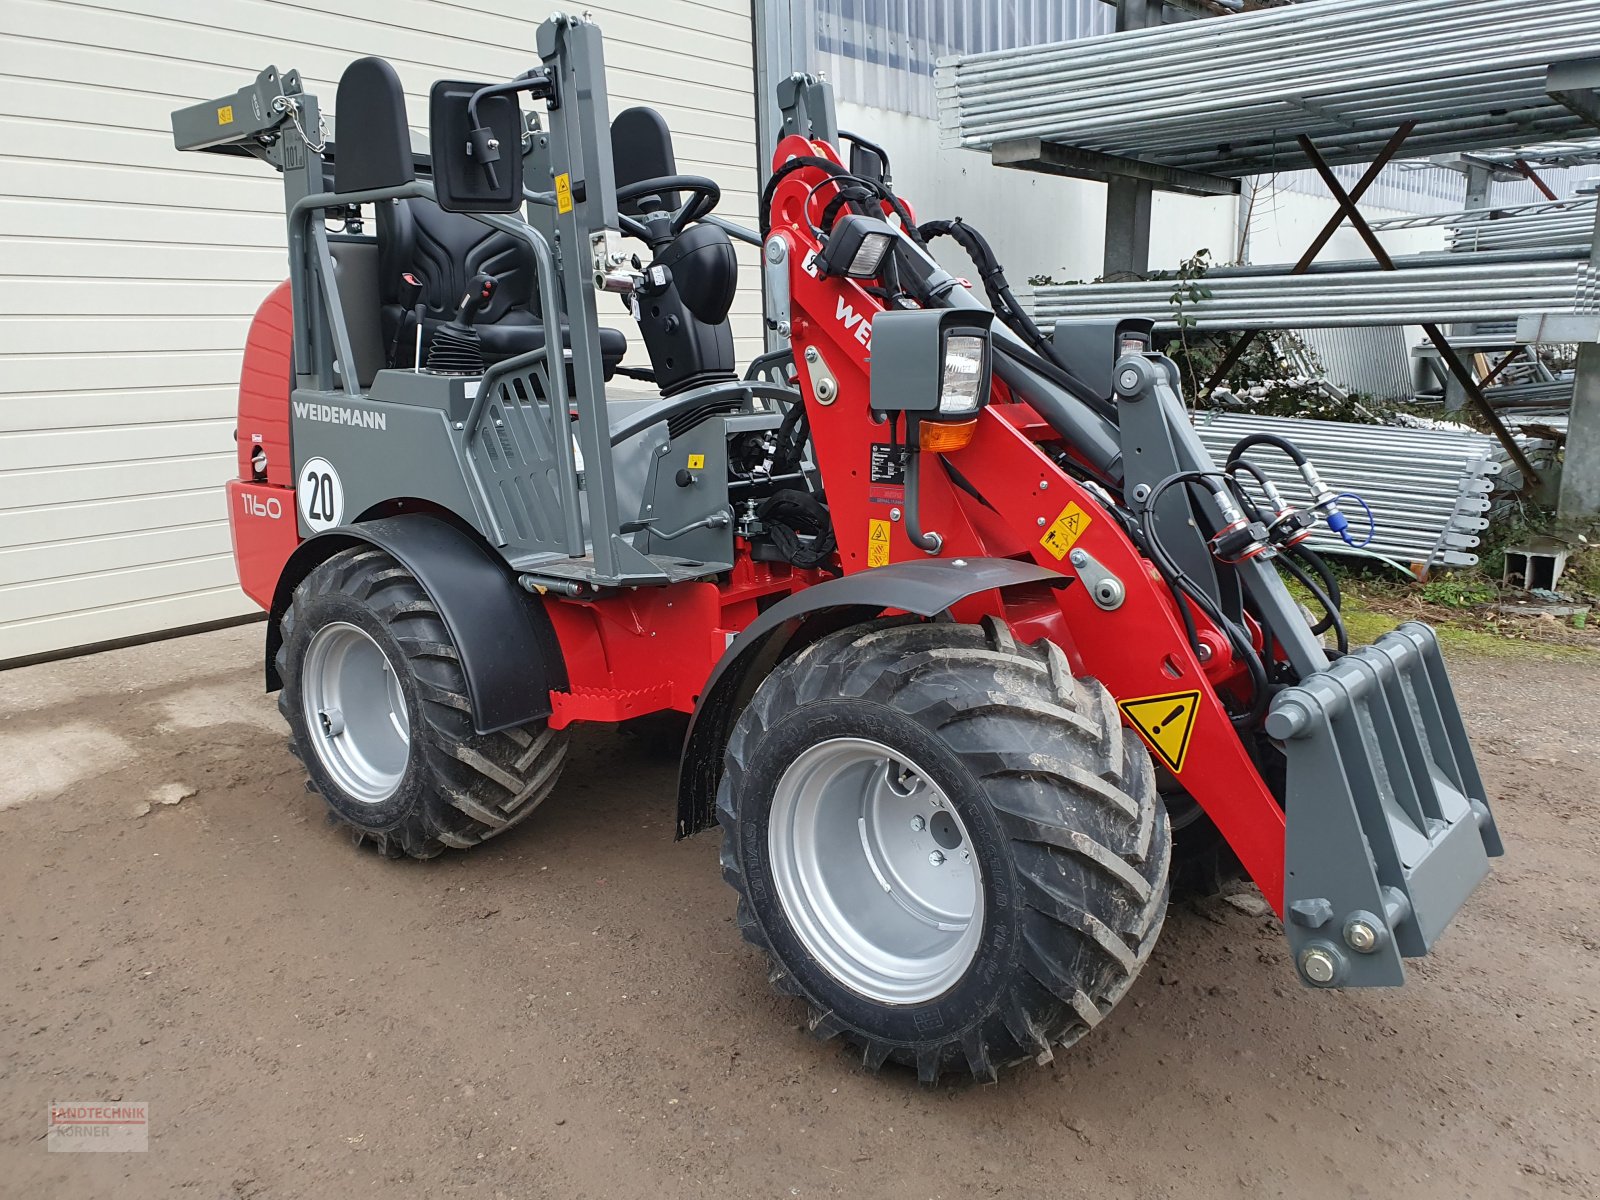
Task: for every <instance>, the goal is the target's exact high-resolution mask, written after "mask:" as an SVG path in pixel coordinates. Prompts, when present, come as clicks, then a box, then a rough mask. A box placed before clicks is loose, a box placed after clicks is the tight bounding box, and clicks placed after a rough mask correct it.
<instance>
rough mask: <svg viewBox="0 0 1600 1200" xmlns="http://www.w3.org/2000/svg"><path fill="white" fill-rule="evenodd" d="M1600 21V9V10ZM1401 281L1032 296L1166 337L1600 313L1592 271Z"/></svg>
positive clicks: (1158, 282)
mask: <svg viewBox="0 0 1600 1200" xmlns="http://www.w3.org/2000/svg"><path fill="white" fill-rule="evenodd" d="M1595 7H1596V9H1597V11H1600V3H1597V4H1596V6H1595ZM1458 257H1459V258H1460V259H1461V260H1462V261H1461V262H1460V263H1459V264H1457V265H1445V266H1432V265H1430V266H1426V267H1414V268H1406V267H1405V266H1404V260H1402V261H1401V269H1400V270H1396V271H1376V270H1361V271H1327V272H1320V273H1311V274H1306V275H1255V274H1250V275H1229V274H1226V273H1223V272H1213V273H1211V274H1209V275H1206V276H1204V277H1203V278H1200V279H1198V280H1195V281H1194V282H1193V284H1192V286H1193V287H1195V288H1197V289H1201V290H1203V291H1206V292H1209V293H1210V295H1209V296H1206V297H1203V298H1200V299H1187V298H1184V299H1182V300H1181V301H1178V302H1175V301H1174V300H1173V296H1174V294H1181V295H1183V296H1185V297H1187V294H1188V290H1189V287H1190V286H1191V285H1190V284H1186V283H1183V282H1182V281H1178V280H1173V279H1149V280H1143V281H1136V282H1132V283H1091V284H1067V285H1063V284H1052V285H1050V286H1046V287H1038V288H1035V289H1034V293H1033V302H1032V311H1033V316H1034V319H1035V320H1038V321H1041V322H1049V321H1055V320H1058V319H1060V318H1062V317H1077V318H1084V317H1098V318H1122V317H1149V318H1152V319H1153V320H1154V321H1155V322H1156V324H1157V325H1158V326H1159V327H1162V328H1166V329H1173V328H1177V327H1178V326H1179V325H1180V320H1179V318H1180V316H1182V317H1183V318H1186V319H1187V321H1188V323H1189V324H1188V327H1189V328H1191V329H1197V330H1210V329H1336V328H1344V327H1351V326H1364V325H1422V324H1430V323H1432V324H1440V325H1448V324H1454V323H1457V322H1460V323H1463V324H1466V323H1470V322H1475V321H1494V320H1505V319H1507V318H1510V317H1519V316H1522V315H1524V314H1537V313H1553V312H1560V313H1568V312H1578V313H1591V312H1596V311H1600V303H1597V301H1600V298H1597V295H1596V286H1595V274H1594V272H1593V271H1592V270H1591V269H1590V267H1589V265H1588V263H1586V262H1577V261H1573V260H1570V259H1555V260H1549V261H1543V262H1490V263H1477V262H1474V261H1473V260H1472V256H1471V255H1460V256H1458Z"/></svg>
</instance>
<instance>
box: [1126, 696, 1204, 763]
mask: <svg viewBox="0 0 1600 1200" xmlns="http://www.w3.org/2000/svg"><path fill="white" fill-rule="evenodd" d="M1117 707H1118V708H1120V709H1121V710H1122V711H1123V714H1124V715H1125V716H1126V717H1127V718H1128V722H1129V723H1130V724H1131V725H1132V726H1133V727H1134V728H1135V729H1137V730H1138V731H1139V732H1140V733H1142V734H1143V735H1144V740H1145V741H1147V742H1149V743H1150V748H1151V749H1152V750H1154V751H1155V752H1156V753H1157V754H1159V755H1160V756H1161V761H1162V762H1164V763H1166V764H1167V766H1168V768H1169V769H1171V771H1172V772H1173V773H1174V774H1176V773H1177V772H1179V771H1181V770H1183V760H1184V757H1185V756H1186V755H1187V754H1188V753H1189V735H1190V734H1191V733H1193V732H1194V716H1195V713H1196V712H1198V711H1199V709H1200V693H1199V692H1171V693H1169V694H1167V695H1165V696H1144V697H1141V698H1140V699H1138V700H1124V701H1123V702H1122V703H1121V704H1119V705H1117Z"/></svg>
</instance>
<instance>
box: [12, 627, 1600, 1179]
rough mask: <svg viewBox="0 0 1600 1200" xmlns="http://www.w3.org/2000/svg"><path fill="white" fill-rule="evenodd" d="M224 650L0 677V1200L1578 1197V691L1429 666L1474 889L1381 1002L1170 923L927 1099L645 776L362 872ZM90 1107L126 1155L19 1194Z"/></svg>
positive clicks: (54, 1163)
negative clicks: (788, 950)
mask: <svg viewBox="0 0 1600 1200" xmlns="http://www.w3.org/2000/svg"><path fill="white" fill-rule="evenodd" d="M260 636H261V627H260V626H249V627H243V628H239V629H233V630H226V631H222V632H218V633H211V634H206V635H202V636H198V637H193V638H187V639H183V640H179V641H172V642H165V643H159V644H155V645H150V646H144V647H139V648H135V649H132V650H123V651H116V652H113V653H109V654H102V655H98V656H94V657H90V658H82V659H76V660H71V661H67V662H63V663H57V664H51V665H45V666H37V667H29V668H24V669H21V670H16V671H11V672H6V673H3V674H0V764H3V772H0V904H3V906H4V910H5V912H6V913H7V914H8V917H9V920H8V921H7V922H6V924H5V928H4V933H3V935H0V936H3V941H0V1022H3V1028H4V1030H5V1036H4V1040H3V1042H0V1195H3V1196H8V1197H9V1196H16V1197H28V1198H30V1200H31V1198H34V1197H40V1198H45V1197H72V1198H77V1197H90V1196H107V1197H111V1196H115V1197H117V1198H118V1200H137V1198H140V1197H157V1196H160V1197H167V1196H194V1197H200V1198H204V1200H218V1198H233V1197H274V1198H276V1197H300V1196H305V1197H328V1198H330V1200H332V1198H339V1200H343V1198H345V1197H351V1196H366V1195H371V1196H382V1197H390V1196H429V1197H456V1196H473V1197H479V1196H481V1197H496V1198H497V1197H508V1198H509V1197H516V1198H518V1200H523V1198H527V1197H546V1196H548V1197H561V1198H563V1200H566V1198H573V1197H597V1198H598V1197H611V1196H645V1195H649V1196H652V1197H676V1196H686V1197H687V1196H709V1195H716V1196H762V1197H789V1196H826V1195H846V1196H873V1197H902V1196H904V1197H919V1198H921V1197H968V1196H989V1195H1004V1196H1017V1197H1024V1196H1039V1197H1046V1196H1048V1197H1064V1196H1076V1195H1084V1196H1096V1197H1104V1196H1129V1197H1165V1196H1172V1197H1184V1198H1185V1200H1191V1198H1193V1200H1205V1198H1209V1197H1232V1196H1239V1195H1251V1196H1258V1195H1259V1196H1293V1197H1297V1198H1300V1197H1320V1196H1341V1197H1343V1196H1362V1197H1390V1196H1396V1195H1402V1194H1403V1195H1405V1196H1407V1197H1448V1198H1450V1200H1456V1198H1458V1197H1462V1196H1483V1197H1496V1198H1500V1197H1520V1196H1537V1197H1544V1196H1583V1197H1589V1196H1594V1195H1596V1194H1600V1148H1597V1144H1596V1136H1595V1130H1596V1129H1597V1128H1600V1080H1597V1039H1596V1023H1597V1021H1596V1014H1597V1011H1600V1008H1597V1006H1600V961H1597V953H1596V952H1597V950H1600V923H1597V920H1596V915H1595V914H1596V896H1597V891H1600V889H1597V878H1600V813H1597V803H1600V802H1597V800H1596V796H1597V794H1600V766H1597V765H1596V761H1595V755H1594V736H1593V732H1592V728H1593V724H1594V716H1595V705H1596V697H1597V695H1600V688H1597V687H1596V684H1597V681H1600V670H1597V666H1596V664H1594V663H1589V662H1543V661H1537V660H1527V659H1512V660H1507V659H1497V660H1493V661H1489V660H1483V661H1479V660H1473V659H1461V660H1458V661H1456V662H1455V664H1454V670H1455V673H1456V681H1457V688H1458V691H1459V693H1460V694H1461V696H1462V700H1463V705H1464V707H1465V709H1466V712H1467V718H1468V722H1469V724H1470V725H1471V727H1472V729H1473V731H1474V735H1475V738H1476V742H1477V746H1478V750H1479V754H1480V758H1481V760H1482V766H1483V768H1484V773H1485V775H1486V776H1487V778H1488V780H1489V783H1490V787H1491V793H1492V796H1493V797H1494V798H1495V802H1496V803H1497V805H1498V808H1497V814H1498V817H1499V821H1500V825H1501V829H1502V830H1503V832H1504V835H1505V838H1506V842H1507V845H1508V846H1509V848H1510V853H1509V856H1508V857H1507V858H1506V859H1504V860H1502V861H1501V862H1500V863H1499V864H1498V865H1497V867H1496V870H1495V873H1494V874H1493V876H1492V877H1491V878H1490V879H1489V881H1488V882H1487V883H1486V884H1485V885H1484V886H1483V887H1482V888H1481V889H1480V890H1479V891H1478V893H1477V894H1476V896H1475V897H1474V898H1473V899H1472V901H1471V902H1470V903H1469V905H1468V907H1467V909H1466V910H1465V911H1464V912H1463V913H1462V914H1461V916H1460V917H1459V918H1458V919H1457V921H1456V923H1455V926H1454V927H1453V929H1452V930H1451V932H1450V933H1449V934H1448V935H1447V936H1446V938H1445V939H1444V941H1443V943H1442V944H1441V945H1440V946H1439V947H1438V949H1437V951H1436V953H1435V954H1434V956H1433V957H1431V958H1430V959H1428V960H1426V961H1424V962H1422V963H1420V964H1417V965H1416V966H1415V968H1414V969H1413V970H1412V972H1411V979H1410V983H1409V985H1408V986H1407V987H1406V988H1404V989H1402V990H1398V991H1390V992H1362V993H1352V994H1344V995H1340V994H1327V993H1311V992H1308V991H1305V990H1303V989H1301V988H1300V987H1299V986H1298V985H1297V984H1296V982H1295V980H1294V977H1293V974H1292V972H1291V968H1290V966H1289V963H1288V962H1287V960H1286V956H1285V953H1284V950H1283V947H1282V944H1281V940H1280V935H1279V933H1278V931H1277V929H1276V925H1275V923H1274V922H1273V921H1272V920H1271V919H1270V918H1262V917H1260V916H1254V915H1252V914H1251V913H1250V912H1248V911H1244V909H1247V908H1248V907H1249V906H1248V904H1246V905H1244V906H1243V908H1241V907H1235V906H1234V905H1232V904H1228V903H1223V902H1218V901H1209V902H1204V903H1198V904H1197V903H1193V902H1185V903H1180V904H1177V905H1175V906H1174V909H1173V911H1172V914H1171V916H1170V917H1169V919H1168V922H1167V927H1166V931H1165V933H1164V935H1163V937H1162V941H1161V943H1160V945H1159V946H1158V947H1157V949H1156V952H1155V957H1154V959H1153V960H1152V962H1151V964H1150V966H1149V967H1148V968H1147V969H1146V971H1145V972H1144V974H1143V976H1142V977H1141V978H1140V980H1139V981H1138V983H1137V984H1136V985H1135V987H1134V989H1133V991H1132V993H1131V995H1130V997H1129V999H1128V1000H1127V1001H1126V1002H1125V1003H1124V1004H1123V1005H1122V1006H1121V1007H1120V1008H1119V1009H1118V1010H1117V1011H1116V1012H1115V1013H1114V1014H1113V1015H1112V1016H1111V1017H1110V1018H1109V1019H1108V1020H1107V1021H1106V1023H1105V1024H1104V1025H1102V1026H1101V1027H1100V1029H1099V1030H1097V1031H1096V1032H1095V1034H1093V1035H1092V1036H1091V1037H1090V1038H1089V1039H1087V1040H1086V1041H1085V1042H1084V1043H1081V1044H1080V1045H1079V1046H1078V1047H1077V1048H1075V1049H1074V1050H1073V1051H1071V1052H1068V1053H1065V1054H1062V1055H1061V1056H1059V1057H1058V1058H1057V1060H1056V1062H1055V1064H1054V1065H1052V1066H1048V1067H1043V1068H1036V1067H1027V1068H1023V1069H1016V1070H1012V1071H1010V1072H1007V1073H1005V1074H1003V1075H1002V1077H1001V1081H1000V1083H999V1084H998V1085H997V1086H991V1087H975V1086H970V1085H965V1086H953V1085H952V1086H944V1087H940V1088H937V1089H932V1090H924V1089H922V1088H919V1087H918V1086H917V1084H916V1082H915V1080H914V1079H912V1078H910V1077H908V1076H907V1075H905V1074H902V1073H895V1072H890V1073H886V1074H884V1075H882V1076H878V1077H873V1076H869V1075H866V1074H864V1073H863V1072H862V1071H861V1069H860V1068H859V1066H857V1065H856V1064H855V1063H854V1062H852V1061H851V1059H850V1058H849V1057H848V1056H847V1055H846V1054H845V1053H843V1052H842V1051H841V1050H840V1049H839V1047H838V1046H837V1045H836V1044H833V1043H817V1042H815V1041H813V1040H811V1039H810V1038H809V1037H807V1036H806V1035H805V1034H804V1033H802V1032H801V1029H800V1022H801V1020H802V1017H803V1013H802V1011H801V1008H800V1006H799V1004H798V1002H796V1001H792V1000H789V999H785V998H782V997H778V996H775V995H773V994H772V993H771V991H770V990H769V988H768V986H767V982H766V977H765V972H764V970H763V968H762V964H761V962H760V961H759V960H758V958H757V956H756V955H755V954H754V952H753V951H751V950H749V949H748V948H747V947H745V946H744V945H743V944H742V943H741V942H740V941H739V939H738V937H737V935H736V933H735V930H734V928H733V922H732V907H733V903H732V896H731V893H730V892H729V891H728V890H727V888H726V887H725V886H724V885H723V883H722V882H721V880H720V879H719V877H718V874H717V866H716V857H717V846H716V841H715V838H714V836H706V837H700V838H696V839H693V840H691V841H689V842H686V843H681V844H679V843H674V842H673V841H672V837H671V833H672V816H673V814H672V804H673V797H674V786H673V762H672V757H671V750H672V748H671V747H666V746H651V745H649V744H647V743H645V742H643V741H641V740H639V739H630V738H625V737H620V736H618V735H616V734H612V733H587V734H585V735H584V736H583V737H581V738H580V739H579V743H578V748H577V752H576V755H575V761H574V763H573V765H572V767H570V768H569V771H568V774H567V776H566V779H565V781H564V782H563V784H562V786H561V788H560V789H559V790H558V793H557V795H556V797H555V798H554V799H552V800H551V801H550V803H549V804H547V805H546V806H545V808H544V809H542V810H541V811H540V812H539V813H538V814H536V815H535V817H534V818H533V819H532V820H531V822H530V823H528V824H527V825H525V826H523V827H522V828H520V829H519V830H517V831H516V832H514V833H512V834H509V835H507V836H506V837H504V838H502V839H499V840H497V841H496V842H493V843H490V844H489V845H487V846H485V847H483V848H482V849H480V850H478V851H475V852H473V853H471V854H464V855H457V854H451V855H448V856H446V857H444V858H441V859H436V860H434V861H432V862H429V863H420V864H418V863H391V862H383V861H380V860H379V859H378V858H376V857H375V856H374V855H372V854H370V853H364V852H358V851H357V850H356V849H354V848H353V847H352V846H351V845H350V844H349V842H348V840H347V839H346V838H345V837H344V836H343V835H342V834H341V833H340V832H339V831H338V830H336V829H334V828H332V827H330V826H329V825H328V824H327V823H326V821H325V820H324V818H323V815H322V805H321V801H320V800H319V799H318V798H317V797H316V796H313V795H308V794H306V792H305V791H304V790H303V788H302V784H301V778H302V777H301V774H300V772H299V769H298V766H297V764H296V763H295V762H294V760H293V759H292V758H290V757H289V755H288V753H287V752H286V750H285V749H284V732H283V730H282V728H281V727H280V723H279V720H278V717H277V714H276V712H275V711H274V708H273V705H272V701H271V700H270V698H268V697H266V696H263V695H262V694H261V693H260V691H259V690H258V689H259V683H260V667H259V658H258V643H259V638H260ZM163 800H166V801H172V800H176V802H175V803H163V802H162V801H163ZM145 805H149V806H150V808H149V811H145V808H144V806H145ZM115 1098H120V1099H123V1100H129V1101H138V1100H143V1101H148V1102H149V1104H150V1114H151V1134H150V1149H149V1152H148V1153H146V1154H95V1155H83V1154H79V1155H62V1154H48V1153H46V1151H45V1145H44V1130H45V1120H46V1108H47V1105H48V1104H49V1103H50V1102H51V1101H55V1100H67V1099H96V1100H98V1099H115Z"/></svg>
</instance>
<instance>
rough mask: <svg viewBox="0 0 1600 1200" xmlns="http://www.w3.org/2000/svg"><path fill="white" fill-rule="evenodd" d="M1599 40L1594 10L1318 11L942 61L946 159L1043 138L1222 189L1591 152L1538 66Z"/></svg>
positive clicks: (1479, 0) (1389, 1)
mask: <svg viewBox="0 0 1600 1200" xmlns="http://www.w3.org/2000/svg"><path fill="white" fill-rule="evenodd" d="M1597 41H1600V4H1596V3H1595V2H1594V0H1540V2H1539V3H1537V4H1516V3H1506V0H1309V2H1308V3H1303V4H1295V5H1290V6H1286V7H1283V8H1273V9H1265V10H1261V11H1257V12H1252V13H1247V14H1244V15H1241V16H1236V17H1215V18H1210V19H1207V20H1200V21H1187V22H1182V23H1179V24H1175V25H1167V26H1159V27H1156V28H1153V29H1141V30H1132V31H1128V32H1124V33H1116V34H1109V35H1106V36H1103V37H1096V38H1085V39H1081V40H1079V41H1075V42H1067V43H1060V44H1056V45H1050V46H1026V47H1019V48H1017V49H1014V50H1004V51H996V52H992V53H988V54H975V55H966V56H963V57H957V58H945V59H941V60H940V61H939V66H938V69H937V72H936V76H935V80H936V87H937V93H938V98H939V109H940V124H941V128H942V130H943V140H944V144H945V145H947V146H965V147H969V148H974V149H988V148H990V147H992V146H994V145H995V144H997V143H1000V142H1007V141H1014V140H1018V139H1024V138H1040V139H1042V140H1043V141H1046V142H1053V143H1057V144H1060V145H1064V146H1073V147H1078V148H1082V149H1088V150H1094V151H1099V152H1102V153H1106V154H1111V155H1115V156H1118V157H1123V158H1141V159H1145V160H1147V161H1150V162H1156V163H1161V164H1164V165H1167V166H1174V167H1183V168H1188V169H1192V170H1199V171H1205V172H1209V173H1211V174H1214V175H1223V176H1240V175H1256V174H1263V173H1266V172H1270V171H1273V170H1283V169H1291V168H1295V167H1300V166H1303V165H1304V164H1305V159H1304V157H1303V156H1302V155H1301V153H1300V151H1299V149H1298V147H1297V146H1296V145H1295V140H1294V139H1295V135H1296V134H1301V133H1304V134H1307V135H1309V136H1310V137H1311V138H1312V140H1313V141H1315V142H1316V143H1317V145H1318V148H1319V149H1320V150H1321V151H1322V152H1323V153H1324V155H1326V156H1327V158H1328V159H1329V161H1331V162H1358V161H1365V160H1369V159H1371V158H1372V156H1373V154H1374V153H1375V152H1376V150H1377V148H1378V147H1379V146H1381V145H1382V144H1383V142H1384V141H1385V140H1386V139H1387V138H1388V136H1389V135H1390V134H1391V133H1392V132H1393V131H1394V129H1395V128H1396V127H1397V126H1398V125H1400V124H1401V123H1402V122H1403V121H1406V120H1412V119H1415V120H1417V121H1418V122H1419V126H1418V128H1417V130H1416V132H1414V133H1413V134H1412V136H1411V139H1410V140H1409V141H1408V142H1407V144H1406V153H1407V154H1408V155H1426V154H1430V153H1440V152H1444V151H1459V150H1467V149H1473V148H1477V147H1501V146H1508V145H1516V144H1517V143H1519V142H1533V141H1553V140H1559V139H1565V138H1573V137H1582V136H1585V135H1586V134H1592V132H1593V130H1592V128H1591V127H1589V126H1588V125H1587V124H1586V123H1585V122H1584V120H1583V119H1582V118H1581V117H1579V116H1577V115H1576V114H1574V113H1572V112H1570V111H1569V110H1567V109H1566V108H1565V107H1563V106H1562V105H1561V104H1559V103H1558V102H1556V101H1555V100H1553V99H1552V98H1551V97H1550V96H1549V95H1548V94H1547V93H1546V91H1545V68H1546V67H1547V66H1549V65H1550V64H1551V63H1553V62H1557V61H1561V60H1564V59H1571V58H1581V57H1584V56H1585V55H1586V54H1587V53H1591V52H1592V51H1591V50H1589V49H1588V48H1591V47H1593V46H1594V45H1595V44H1596V42H1597Z"/></svg>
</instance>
